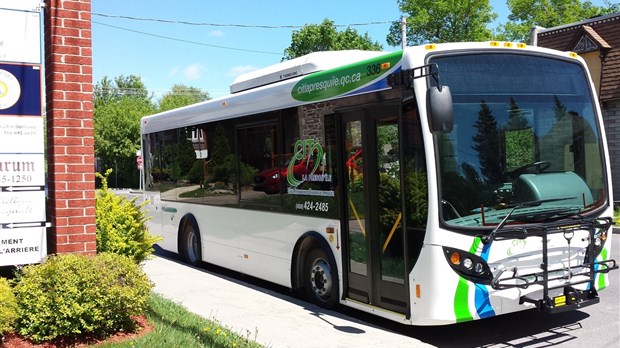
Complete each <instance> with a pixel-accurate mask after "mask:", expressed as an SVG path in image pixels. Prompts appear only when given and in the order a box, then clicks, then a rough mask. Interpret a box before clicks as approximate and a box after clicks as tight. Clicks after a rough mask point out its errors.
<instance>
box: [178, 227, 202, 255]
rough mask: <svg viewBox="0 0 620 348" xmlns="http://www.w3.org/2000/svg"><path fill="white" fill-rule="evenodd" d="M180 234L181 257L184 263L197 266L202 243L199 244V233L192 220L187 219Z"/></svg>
mask: <svg viewBox="0 0 620 348" xmlns="http://www.w3.org/2000/svg"><path fill="white" fill-rule="evenodd" d="M181 232H182V233H181V245H180V246H181V255H182V256H183V259H184V260H185V262H187V263H189V264H190V265H193V266H198V264H200V262H201V261H202V246H201V244H202V243H200V231H199V230H198V225H197V224H196V222H195V221H194V219H192V218H189V219H187V220H186V221H185V223H184V224H183V230H182V231H181Z"/></svg>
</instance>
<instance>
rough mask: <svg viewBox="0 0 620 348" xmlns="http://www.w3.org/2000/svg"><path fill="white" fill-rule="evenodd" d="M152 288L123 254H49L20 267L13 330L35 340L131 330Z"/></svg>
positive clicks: (143, 312)
mask: <svg viewBox="0 0 620 348" xmlns="http://www.w3.org/2000/svg"><path fill="white" fill-rule="evenodd" d="M152 287H153V284H152V283H151V281H150V280H149V279H148V277H147V276H146V274H144V272H143V271H142V269H141V268H140V267H139V266H138V265H137V264H135V263H134V262H133V261H132V260H131V259H129V258H128V257H126V256H122V255H116V254H109V253H105V254H98V255H96V256H84V255H78V254H63V255H57V256H52V257H49V258H48V259H46V260H45V261H44V262H43V263H42V264H39V265H31V266H26V267H25V268H24V269H23V273H22V275H21V279H20V281H19V282H18V283H17V285H16V286H15V293H16V296H17V305H18V311H17V313H18V318H17V321H16V323H15V329H16V330H17V332H19V334H21V335H23V336H25V337H28V338H30V339H31V340H32V341H34V342H42V341H47V340H52V339H55V338H57V337H74V336H77V335H81V334H92V335H96V336H98V337H105V336H107V335H108V334H111V333H114V332H118V331H124V330H131V329H133V328H134V322H133V320H132V317H133V316H136V315H142V314H145V312H146V310H147V307H148V299H149V294H150V290H151V288H152Z"/></svg>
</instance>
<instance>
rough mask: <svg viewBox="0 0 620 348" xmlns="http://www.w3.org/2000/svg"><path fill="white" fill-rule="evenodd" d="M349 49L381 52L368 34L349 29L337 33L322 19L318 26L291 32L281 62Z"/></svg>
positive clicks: (334, 27)
mask: <svg viewBox="0 0 620 348" xmlns="http://www.w3.org/2000/svg"><path fill="white" fill-rule="evenodd" d="M351 49H360V50H372V51H381V50H383V46H381V44H379V42H377V41H374V42H373V41H372V39H371V38H370V36H368V33H365V34H364V35H360V34H358V32H357V30H355V29H351V28H347V29H345V30H344V31H341V32H338V31H337V30H336V26H335V25H334V22H333V21H330V20H328V19H324V20H323V22H322V23H321V24H319V25H316V24H309V25H305V26H304V27H303V28H302V29H300V30H295V31H293V34H292V37H291V45H290V46H289V47H288V48H287V49H285V50H284V58H283V60H288V59H293V58H297V57H301V56H303V55H306V54H309V53H312V52H318V51H340V50H351Z"/></svg>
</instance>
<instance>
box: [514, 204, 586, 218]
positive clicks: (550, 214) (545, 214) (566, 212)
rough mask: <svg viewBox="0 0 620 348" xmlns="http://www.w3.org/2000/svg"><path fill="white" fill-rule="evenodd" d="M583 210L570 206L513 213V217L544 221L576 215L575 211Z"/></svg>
mask: <svg viewBox="0 0 620 348" xmlns="http://www.w3.org/2000/svg"><path fill="white" fill-rule="evenodd" d="M579 211H581V208H577V207H570V208H560V209H549V210H543V211H538V212H529V213H524V214H513V215H512V218H513V219H514V220H519V221H524V222H544V221H549V220H552V219H558V218H563V217H566V216H570V215H574V213H575V212H579Z"/></svg>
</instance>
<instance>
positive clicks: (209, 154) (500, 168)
mask: <svg viewBox="0 0 620 348" xmlns="http://www.w3.org/2000/svg"><path fill="white" fill-rule="evenodd" d="M141 129H142V131H141V132H142V145H143V146H142V153H143V156H144V166H145V167H144V178H143V180H144V188H145V198H146V199H148V200H149V201H150V204H149V205H148V209H149V212H150V215H151V217H152V219H151V220H150V222H149V229H150V231H151V232H152V233H154V234H157V235H161V236H162V237H163V241H161V242H160V243H159V245H160V246H161V247H162V248H163V249H165V250H169V251H172V252H177V253H180V254H181V255H183V257H184V258H185V260H186V261H187V262H189V263H191V264H197V263H200V262H208V263H212V264H216V265H219V266H223V267H225V268H229V269H232V270H235V271H238V272H241V273H244V274H248V275H251V276H254V277H257V278H260V279H265V280H268V281H270V282H273V283H276V284H280V285H283V286H286V287H289V288H292V289H295V290H300V291H303V292H305V293H306V295H307V296H308V298H309V300H311V301H312V302H315V303H317V304H319V305H322V306H325V307H333V306H335V305H344V306H350V307H354V308H357V309H359V310H361V311H365V312H369V313H372V314H375V315H378V316H381V317H384V318H388V319H391V320H395V321H398V322H400V323H404V324H412V325H439V324H450V323H456V322H463V321H468V320H476V319H481V318H487V317H492V316H495V315H499V314H504V313H510V312H515V311H520V310H525V309H530V308H538V309H540V310H542V311H546V312H561V311H566V310H571V309H576V308H580V307H584V306H588V305H591V304H594V303H597V302H599V297H598V293H597V291H599V290H601V289H603V288H605V287H606V286H607V285H608V284H609V283H608V272H609V271H610V270H612V269H615V268H618V266H617V264H616V261H615V260H613V259H611V258H610V246H611V238H612V233H611V225H612V216H613V199H612V196H611V187H612V185H611V182H610V178H611V175H610V172H609V170H610V169H609V168H610V165H609V154H608V150H607V145H606V143H605V133H604V129H603V124H602V119H601V111H600V107H599V102H598V100H597V97H596V94H595V92H594V88H593V85H592V82H591V80H590V77H589V75H588V70H587V68H586V65H585V63H584V61H583V60H582V59H581V58H580V57H579V56H577V55H576V54H574V53H569V52H558V51H553V50H549V49H544V48H539V47H530V46H526V45H524V44H515V43H507V42H485V43H456V44H438V45H434V44H429V45H425V46H419V47H408V48H406V49H404V50H403V51H398V52H392V53H388V52H367V51H337V52H317V53H312V54H310V55H307V56H304V57H300V58H296V59H293V60H290V61H285V62H282V63H280V64H276V65H273V66H270V67H267V68H264V69H261V70H258V71H256V72H253V73H250V74H247V75H244V76H242V77H240V78H238V79H237V80H235V81H234V83H233V84H232V85H231V94H230V95H227V96H225V97H221V98H216V99H212V100H208V101H205V102H202V103H199V104H195V105H191V106H187V107H183V108H180V109H176V110H172V111H167V112H163V113H160V114H157V115H152V116H148V117H145V118H143V119H142V127H141ZM206 295H208V294H206Z"/></svg>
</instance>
